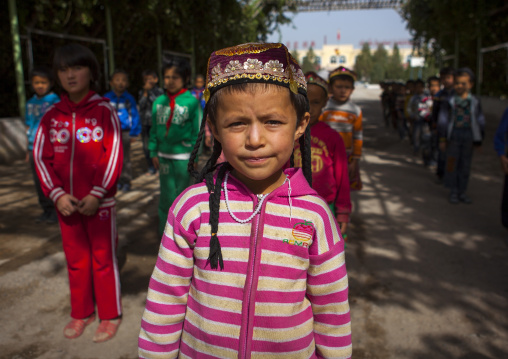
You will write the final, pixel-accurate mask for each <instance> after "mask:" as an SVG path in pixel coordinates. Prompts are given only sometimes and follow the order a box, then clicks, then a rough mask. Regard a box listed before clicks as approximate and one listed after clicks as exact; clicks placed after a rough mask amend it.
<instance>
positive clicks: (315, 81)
mask: <svg viewBox="0 0 508 359" xmlns="http://www.w3.org/2000/svg"><path fill="white" fill-rule="evenodd" d="M305 80H307V85H317V86H320V87H321V88H322V89H323V90H325V92H326V93H327V94H328V82H327V81H326V80H325V79H324V78H322V77H321V76H319V75H318V74H317V73H315V72H314V71H309V72H307V73H305Z"/></svg>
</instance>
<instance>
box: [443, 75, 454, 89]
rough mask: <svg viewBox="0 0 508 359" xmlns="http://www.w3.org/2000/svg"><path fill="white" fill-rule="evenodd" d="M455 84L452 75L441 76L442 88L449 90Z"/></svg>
mask: <svg viewBox="0 0 508 359" xmlns="http://www.w3.org/2000/svg"><path fill="white" fill-rule="evenodd" d="M454 82H455V77H454V76H453V75H443V76H441V83H442V84H443V87H444V88H446V89H450V88H452V87H453V85H454Z"/></svg>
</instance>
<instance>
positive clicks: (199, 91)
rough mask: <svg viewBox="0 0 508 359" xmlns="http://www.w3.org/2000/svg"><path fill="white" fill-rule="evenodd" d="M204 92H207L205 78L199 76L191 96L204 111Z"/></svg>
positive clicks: (195, 80)
mask: <svg viewBox="0 0 508 359" xmlns="http://www.w3.org/2000/svg"><path fill="white" fill-rule="evenodd" d="M203 91H205V77H204V76H203V75H201V74H197V75H196V78H195V79H194V87H193V88H192V90H191V94H192V96H194V97H195V98H196V100H198V101H199V103H200V105H201V108H203V109H204V108H205V105H206V101H205V98H204V96H203Z"/></svg>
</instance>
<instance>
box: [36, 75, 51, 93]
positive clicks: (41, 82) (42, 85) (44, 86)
mask: <svg viewBox="0 0 508 359" xmlns="http://www.w3.org/2000/svg"><path fill="white" fill-rule="evenodd" d="M32 87H33V89H34V91H35V94H36V95H37V96H39V97H42V96H44V95H45V94H47V93H48V92H49V89H50V88H51V82H50V81H49V79H48V78H47V77H42V76H34V77H32Z"/></svg>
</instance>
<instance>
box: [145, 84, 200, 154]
mask: <svg viewBox="0 0 508 359" xmlns="http://www.w3.org/2000/svg"><path fill="white" fill-rule="evenodd" d="M170 112H171V109H170V107H169V98H168V96H167V95H166V94H164V95H161V96H159V97H157V99H156V100H155V101H154V103H153V107H152V127H151V128H150V140H149V142H148V150H149V151H150V157H152V158H153V157H156V156H159V153H163V154H167V155H172V154H186V153H191V152H192V149H193V148H194V144H195V143H196V139H197V137H198V132H199V126H200V125H201V117H202V112H201V106H200V104H199V102H198V100H196V98H195V97H194V96H192V95H191V93H190V92H189V91H187V92H184V93H183V94H181V95H180V96H178V97H177V98H176V99H175V114H174V116H173V120H172V122H171V127H170V128H169V132H168V134H167V136H166V122H167V121H168V118H169V114H170Z"/></svg>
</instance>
